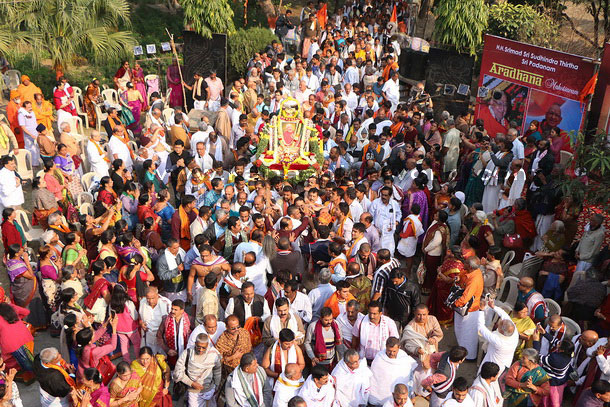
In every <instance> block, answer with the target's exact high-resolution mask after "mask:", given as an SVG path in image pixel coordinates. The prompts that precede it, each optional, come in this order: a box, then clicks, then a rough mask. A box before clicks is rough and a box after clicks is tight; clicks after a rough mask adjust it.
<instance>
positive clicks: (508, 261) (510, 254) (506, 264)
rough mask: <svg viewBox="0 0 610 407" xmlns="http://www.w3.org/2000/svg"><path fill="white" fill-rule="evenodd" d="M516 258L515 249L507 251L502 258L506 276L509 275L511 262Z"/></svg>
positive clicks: (503, 270)
mask: <svg viewBox="0 0 610 407" xmlns="http://www.w3.org/2000/svg"><path fill="white" fill-rule="evenodd" d="M513 260H515V251H514V250H510V251H508V252H506V254H505V255H504V258H503V259H502V263H501V265H502V273H504V277H506V276H509V275H510V274H509V271H510V264H511V263H512V262H513Z"/></svg>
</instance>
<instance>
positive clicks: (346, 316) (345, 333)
mask: <svg viewBox="0 0 610 407" xmlns="http://www.w3.org/2000/svg"><path fill="white" fill-rule="evenodd" d="M362 318H364V314H362V313H361V312H360V303H359V302H358V301H356V300H349V301H348V302H347V305H346V306H345V312H344V313H342V314H340V315H339V316H338V317H337V318H336V322H337V325H338V326H339V329H340V330H341V339H343V343H344V344H345V346H347V347H348V348H349V347H351V346H352V338H353V337H352V330H353V329H354V325H356V324H359V323H360V321H362Z"/></svg>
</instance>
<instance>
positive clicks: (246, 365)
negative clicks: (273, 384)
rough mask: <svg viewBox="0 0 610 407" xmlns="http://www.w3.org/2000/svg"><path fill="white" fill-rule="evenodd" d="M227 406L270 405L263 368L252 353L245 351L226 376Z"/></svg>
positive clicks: (268, 389) (270, 400)
mask: <svg viewBox="0 0 610 407" xmlns="http://www.w3.org/2000/svg"><path fill="white" fill-rule="evenodd" d="M225 397H226V402H225V404H226V406H227V407H271V405H272V404H273V400H272V398H271V397H272V396H271V388H270V387H269V383H268V382H267V374H266V373H265V369H263V368H262V367H260V366H259V365H258V362H257V361H256V357H255V356H254V353H252V352H250V353H245V354H244V355H243V356H242V357H241V360H240V361H239V366H237V367H236V368H235V370H234V371H233V373H231V374H230V375H229V377H227V384H226V385H225Z"/></svg>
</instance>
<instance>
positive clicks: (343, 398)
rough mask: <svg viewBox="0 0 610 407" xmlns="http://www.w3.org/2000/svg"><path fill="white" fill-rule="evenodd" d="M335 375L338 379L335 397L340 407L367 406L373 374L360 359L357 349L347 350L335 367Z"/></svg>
mask: <svg viewBox="0 0 610 407" xmlns="http://www.w3.org/2000/svg"><path fill="white" fill-rule="evenodd" d="M332 375H333V377H334V378H335V380H336V381H337V392H336V395H335V398H336V400H337V403H338V405H339V406H340V407H359V406H365V405H367V404H368V402H369V394H370V392H371V378H372V376H373V374H372V373H371V371H370V369H369V368H368V367H367V365H366V361H364V360H362V361H361V360H360V356H359V355H358V352H357V351H356V350H355V349H348V350H347V351H345V355H344V356H343V359H342V360H341V361H340V362H339V363H338V364H337V366H336V367H335V368H334V369H333V373H332Z"/></svg>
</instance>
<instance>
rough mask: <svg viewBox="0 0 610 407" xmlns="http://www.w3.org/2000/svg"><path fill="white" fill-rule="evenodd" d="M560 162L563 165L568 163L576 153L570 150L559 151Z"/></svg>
mask: <svg viewBox="0 0 610 407" xmlns="http://www.w3.org/2000/svg"><path fill="white" fill-rule="evenodd" d="M559 157H560V158H559V164H561V165H562V166H565V165H567V164H568V163H569V162H570V160H572V157H574V154H572V153H570V152H569V151H563V150H562V151H560V152H559Z"/></svg>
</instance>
